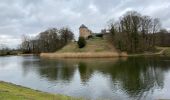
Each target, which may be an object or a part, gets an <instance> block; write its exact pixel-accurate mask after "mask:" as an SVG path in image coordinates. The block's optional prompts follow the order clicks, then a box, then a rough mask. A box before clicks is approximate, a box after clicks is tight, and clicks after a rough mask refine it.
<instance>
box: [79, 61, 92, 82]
mask: <svg viewBox="0 0 170 100" xmlns="http://www.w3.org/2000/svg"><path fill="white" fill-rule="evenodd" d="M78 69H79V72H80V77H81V81H82V82H84V83H85V82H87V81H88V80H89V79H90V77H91V74H92V73H93V72H92V70H90V69H88V67H87V65H86V63H84V62H79V64H78Z"/></svg>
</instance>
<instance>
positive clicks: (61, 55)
mask: <svg viewBox="0 0 170 100" xmlns="http://www.w3.org/2000/svg"><path fill="white" fill-rule="evenodd" d="M40 56H41V57H48V58H113V57H127V56H128V55H127V54H126V53H124V52H123V53H117V52H78V53H41V54H40Z"/></svg>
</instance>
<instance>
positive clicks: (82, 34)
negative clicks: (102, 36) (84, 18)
mask: <svg viewBox="0 0 170 100" xmlns="http://www.w3.org/2000/svg"><path fill="white" fill-rule="evenodd" d="M79 35H80V37H84V38H85V39H88V38H89V37H90V36H92V31H91V30H89V29H88V28H87V27H86V26H85V25H84V24H82V25H81V26H80V28H79Z"/></svg>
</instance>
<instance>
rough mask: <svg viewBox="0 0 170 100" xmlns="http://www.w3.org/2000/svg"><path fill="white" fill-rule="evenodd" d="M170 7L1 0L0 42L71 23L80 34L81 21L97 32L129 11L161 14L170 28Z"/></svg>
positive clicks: (116, 0)
mask: <svg viewBox="0 0 170 100" xmlns="http://www.w3.org/2000/svg"><path fill="white" fill-rule="evenodd" d="M169 9H170V1H169V0H154V1H153V0H1V1H0V11H1V13H0V40H1V41H0V42H1V43H2V42H5V41H6V40H8V43H9V39H11V40H12V39H13V40H14V41H15V42H13V43H16V44H17V43H19V41H18V40H19V39H20V38H21V35H22V34H29V35H34V34H37V33H39V32H41V31H44V30H45V29H47V28H50V27H59V28H60V27H63V26H69V27H70V28H71V29H72V30H73V31H74V33H75V35H76V37H78V28H79V26H80V25H81V24H86V25H87V26H88V27H89V28H90V29H91V30H93V31H95V32H98V31H100V29H101V28H104V27H106V26H107V21H108V20H110V19H112V18H114V19H117V18H118V17H120V16H121V15H122V14H123V13H125V12H126V11H128V10H136V11H138V12H140V13H142V14H145V15H149V16H152V17H159V18H160V19H161V21H162V25H163V27H165V28H168V29H170V27H169V26H170V18H169V16H170V12H169ZM4 36H5V37H4Z"/></svg>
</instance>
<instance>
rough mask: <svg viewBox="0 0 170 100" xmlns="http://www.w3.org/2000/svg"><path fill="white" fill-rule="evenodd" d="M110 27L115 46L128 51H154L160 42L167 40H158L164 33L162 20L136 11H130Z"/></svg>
mask: <svg viewBox="0 0 170 100" xmlns="http://www.w3.org/2000/svg"><path fill="white" fill-rule="evenodd" d="M109 27H110V29H109V32H110V33H111V36H112V40H113V43H114V45H115V47H116V48H117V49H119V50H121V51H127V52H128V53H139V52H144V51H153V50H155V46H156V45H160V43H158V42H162V43H163V42H165V41H164V39H162V40H161V41H160V40H158V39H160V35H162V33H161V31H160V30H161V23H160V20H159V19H158V18H152V17H150V16H145V15H141V14H140V13H138V12H136V11H128V12H127V13H125V14H124V15H123V16H122V17H120V18H119V20H117V21H116V22H111V24H110V26H109ZM158 33H159V35H158ZM165 33H166V32H165ZM162 37H163V36H162Z"/></svg>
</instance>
